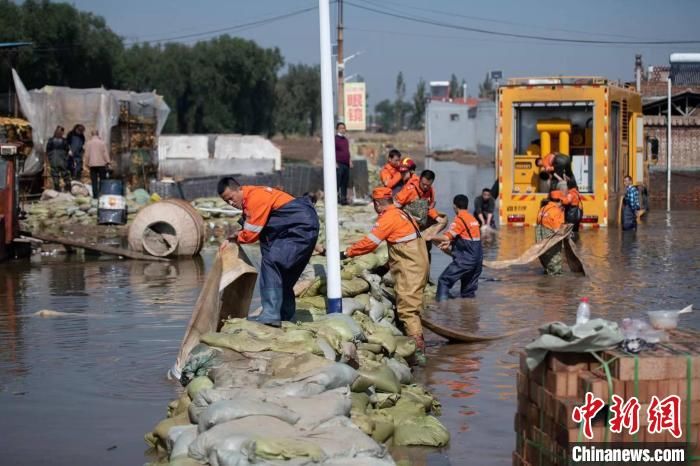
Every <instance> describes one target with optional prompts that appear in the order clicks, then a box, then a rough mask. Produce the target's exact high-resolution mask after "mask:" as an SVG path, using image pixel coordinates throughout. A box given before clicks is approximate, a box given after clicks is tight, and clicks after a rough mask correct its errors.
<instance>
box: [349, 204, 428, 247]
mask: <svg viewBox="0 0 700 466" xmlns="http://www.w3.org/2000/svg"><path fill="white" fill-rule="evenodd" d="M419 236H420V233H419V232H418V225H417V224H416V222H415V221H414V220H413V219H412V218H411V217H410V216H409V215H408V214H407V213H405V212H404V211H402V210H401V209H399V208H397V207H396V206H393V205H390V206H388V207H387V208H386V210H384V211H383V212H382V213H381V214H379V217H377V223H375V224H374V228H372V231H371V232H370V233H369V234H368V235H367V236H365V237H364V238H362V239H361V240H360V241H358V242H357V243H355V244H353V245H352V246H350V247H349V248H348V250H347V252H346V255H347V256H348V257H354V256H361V255H363V254H368V253H370V252H372V251H374V250H375V249H377V246H379V245H380V244H381V243H382V241H386V242H387V243H389V244H390V245H391V244H396V243H406V242H408V241H413V240H414V239H416V238H418V237H419Z"/></svg>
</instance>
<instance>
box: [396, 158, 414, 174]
mask: <svg viewBox="0 0 700 466" xmlns="http://www.w3.org/2000/svg"><path fill="white" fill-rule="evenodd" d="M415 169H416V162H414V161H413V160H411V158H410V157H404V158H403V159H402V160H401V163H400V164H399V171H400V172H401V173H405V172H407V171H411V170H415Z"/></svg>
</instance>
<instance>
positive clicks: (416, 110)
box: [410, 78, 426, 129]
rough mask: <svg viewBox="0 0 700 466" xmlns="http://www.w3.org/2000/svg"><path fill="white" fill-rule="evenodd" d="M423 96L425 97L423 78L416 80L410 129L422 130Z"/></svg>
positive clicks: (423, 118) (423, 115)
mask: <svg viewBox="0 0 700 466" xmlns="http://www.w3.org/2000/svg"><path fill="white" fill-rule="evenodd" d="M425 95H426V84H425V80H424V79H423V78H420V79H419V80H418V85H417V86H416V92H415V93H414V94H413V109H412V111H411V123H410V127H411V129H421V128H423V122H424V120H425Z"/></svg>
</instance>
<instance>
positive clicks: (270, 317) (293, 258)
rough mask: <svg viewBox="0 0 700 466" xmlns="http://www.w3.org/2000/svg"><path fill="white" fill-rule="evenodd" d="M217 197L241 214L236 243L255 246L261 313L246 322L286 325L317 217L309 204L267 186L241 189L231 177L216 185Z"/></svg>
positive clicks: (293, 308) (313, 242)
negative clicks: (258, 258) (258, 253)
mask: <svg viewBox="0 0 700 466" xmlns="http://www.w3.org/2000/svg"><path fill="white" fill-rule="evenodd" d="M218 192H219V195H220V196H221V198H222V199H223V200H224V201H226V202H227V203H228V204H230V205H232V206H234V207H236V208H238V209H241V210H243V215H244V216H245V221H244V224H243V229H242V230H241V231H240V232H239V233H238V235H237V237H236V239H235V241H237V242H238V243H240V244H250V243H254V242H256V241H258V240H259V241H260V251H261V253H262V260H261V264H260V297H261V300H262V312H261V313H260V315H258V316H255V317H252V316H249V317H248V318H249V319H250V320H255V321H257V322H260V323H264V324H268V325H274V326H278V325H280V322H281V321H288V320H290V319H291V318H292V317H293V316H294V313H295V311H296V301H295V299H294V285H295V284H296V282H297V280H298V279H299V277H300V276H301V273H302V272H303V271H304V267H306V265H307V264H308V263H309V259H310V258H311V254H313V252H314V248H315V246H316V241H317V239H318V230H319V221H318V215H317V214H316V209H314V206H313V204H312V202H311V200H310V198H309V197H308V196H303V197H300V198H294V197H292V196H290V195H289V194H287V193H285V192H284V191H280V190H278V189H274V188H270V187H267V186H241V185H240V184H239V183H238V182H237V181H236V180H235V179H234V178H233V177H225V178H222V179H221V180H219V185H218Z"/></svg>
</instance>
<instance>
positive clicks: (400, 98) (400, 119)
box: [394, 71, 406, 131]
mask: <svg viewBox="0 0 700 466" xmlns="http://www.w3.org/2000/svg"><path fill="white" fill-rule="evenodd" d="M405 97H406V82H405V81H404V79H403V72H401V71H399V74H398V75H397V76H396V102H394V106H395V108H394V117H395V118H396V122H395V123H394V125H395V126H394V128H395V130H396V131H401V130H402V129H403V126H404V118H405V116H406V115H405V109H406V106H405V105H404V98H405Z"/></svg>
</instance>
